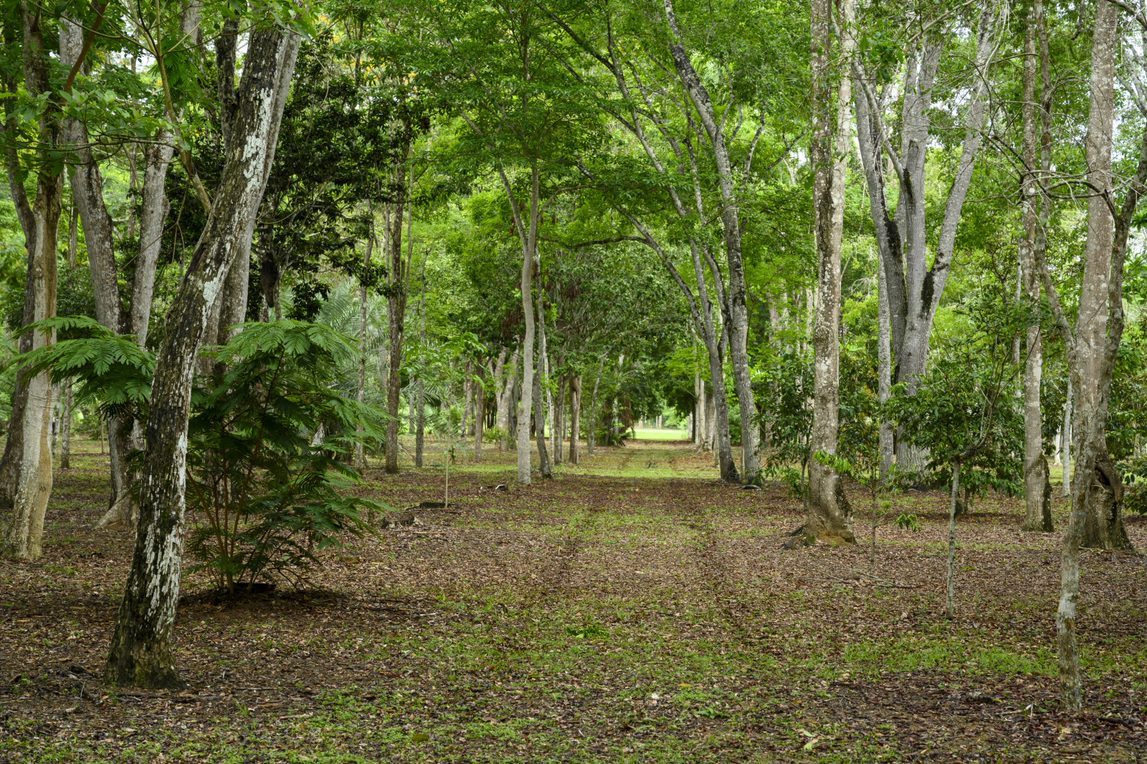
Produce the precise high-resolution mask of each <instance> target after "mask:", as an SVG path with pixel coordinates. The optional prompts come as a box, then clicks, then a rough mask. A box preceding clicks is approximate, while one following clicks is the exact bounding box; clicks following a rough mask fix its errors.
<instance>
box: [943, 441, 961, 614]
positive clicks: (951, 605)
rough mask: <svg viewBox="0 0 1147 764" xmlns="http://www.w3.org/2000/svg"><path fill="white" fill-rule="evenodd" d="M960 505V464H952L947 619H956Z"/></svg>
mask: <svg viewBox="0 0 1147 764" xmlns="http://www.w3.org/2000/svg"><path fill="white" fill-rule="evenodd" d="M959 504H960V462H959V461H958V460H957V461H954V462H952V496H951V500H950V501H949V504H948V578H947V584H948V585H947V607H946V612H947V613H948V617H949V618H955V617H956V515H957V514H958V512H959Z"/></svg>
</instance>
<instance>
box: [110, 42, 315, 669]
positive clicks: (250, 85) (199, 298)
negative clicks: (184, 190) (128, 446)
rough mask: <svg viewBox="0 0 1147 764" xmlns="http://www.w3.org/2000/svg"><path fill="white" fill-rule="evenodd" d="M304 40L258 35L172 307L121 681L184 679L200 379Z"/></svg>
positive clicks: (129, 589) (158, 373)
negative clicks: (191, 452) (179, 636)
mask: <svg viewBox="0 0 1147 764" xmlns="http://www.w3.org/2000/svg"><path fill="white" fill-rule="evenodd" d="M298 46H299V37H298V35H296V34H295V33H294V32H291V31H287V30H284V29H281V28H277V27H275V28H266V29H256V30H254V31H252V33H251V36H250V40H249V43H248V49H247V59H246V64H245V66H244V72H243V81H242V83H241V84H240V87H239V91H238V94H237V98H238V104H237V111H236V115H235V120H234V122H233V123H232V131H233V134H232V140H231V141H230V142H229V145H228V150H227V154H226V160H225V164H224V168H223V176H222V180H221V181H220V185H219V188H218V190H217V192H216V195H215V200H214V202H213V204H212V206H211V210H210V213H209V215H208V220H207V224H206V227H205V229H204V232H203V235H202V236H201V238H200V240H199V244H198V245H197V246H196V250H195V254H194V255H193V257H192V260H191V263H190V265H189V266H188V270H187V275H186V276H185V277H184V280H183V283H182V284H181V285H180V289H179V292H178V294H177V296H176V298H175V301H174V302H173V304H172V308H171V311H170V314H169V318H168V331H167V335H166V337H165V339H164V342H163V346H162V347H161V349H160V352H159V358H158V361H157V364H156V370H155V379H154V382H153V384H152V410H151V415H150V416H149V417H148V422H147V451H148V460H147V466H146V467H145V470H144V473H143V477H142V481H141V486H140V522H139V528H138V531H137V534H136V543H135V551H134V554H133V557H132V566H131V572H130V574H129V575H128V580H127V585H126V588H125V592H124V598H123V601H122V602H121V604H120V608H119V613H118V615H117V618H116V627H115V635H114V637H113V639H112V645H111V652H110V655H109V657H108V675H109V678H110V679H111V680H112V681H114V682H117V683H120V684H131V685H138V686H143V687H167V686H175V685H178V684H179V683H180V680H179V674H178V672H177V671H176V668H175V665H174V657H173V651H172V626H173V624H174V621H175V608H176V603H177V602H178V599H179V583H180V560H181V557H182V547H181V545H182V539H181V536H182V530H183V522H184V510H185V484H186V468H187V423H188V414H189V409H190V402H191V380H192V375H193V373H194V369H195V361H196V355H197V353H198V351H199V347H200V344H201V343H202V341H203V336H204V332H205V331H206V329H207V321H208V318H209V314H210V312H211V307H212V304H213V303H215V302H216V300H217V298H218V296H219V293H220V291H221V290H222V289H223V285H224V282H225V280H226V277H227V273H228V271H229V270H230V266H231V264H232V261H233V260H234V258H235V256H236V255H237V254H238V253H239V252H241V251H243V249H244V247H243V239H244V237H249V236H250V235H251V232H252V227H253V221H254V217H255V215H256V213H257V211H258V208H259V203H260V201H261V199H262V195H263V191H264V189H265V188H266V183H267V176H268V175H269V172H270V167H271V163H272V161H273V159H274V152H275V139H276V137H277V127H278V124H279V121H280V119H281V118H282V113H283V105H284V103H285V101H286V94H287V89H288V86H289V83H290V78H291V74H292V72H293V71H294V66H295V57H296V55H297V53H298Z"/></svg>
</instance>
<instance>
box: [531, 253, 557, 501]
mask: <svg viewBox="0 0 1147 764" xmlns="http://www.w3.org/2000/svg"><path fill="white" fill-rule="evenodd" d="M535 262H537V261H535ZM541 276H542V269H541V266H540V264H538V282H539V283H538V313H537V315H538V319H537V320H538V370H537V374H536V375H535V376H534V401H535V405H534V439H535V440H536V441H537V444H538V467H539V470H540V472H541V474H542V477H543V478H552V477H553V476H554V470H553V465H552V464H551V463H550V454H549V449H548V448H546V409H547V408H548V407H547V406H546V405H545V394H544V391H545V388H547V387H548V384H547V383H548V381H549V379H548V378H549V369H548V368H547V366H548V359H549V353H548V348H547V347H546V314H545V306H544V305H543V304H542V295H543V294H544V293H545V290H543V289H542V284H541Z"/></svg>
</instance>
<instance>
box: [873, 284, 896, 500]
mask: <svg viewBox="0 0 1147 764" xmlns="http://www.w3.org/2000/svg"><path fill="white" fill-rule="evenodd" d="M876 281H877V290H878V295H877V296H878V298H879V307H878V312H879V322H880V331H879V334H878V336H877V339H876V341H877V343H878V345H877V349H876V351H877V352H876V354H877V359H878V365H879V367H880V368H879V369H878V374H879V381H878V383H877V396H878V399H879V400H880V405H881V407H883V406H884V405H886V404H887V403H888V399H889V398H891V397H892V347H891V345H890V343H891V340H892V324H891V318H890V316H889V315H888V286H887V285H886V284H885V280H884V268H882V267H880V266H879V265H878V266H877V268H876ZM879 442H880V446H879V448H880V479H881V480H886V479H887V478H888V473H889V472H890V471H891V469H892V456H893V448H894V442H893V437H892V423H891V422H889V421H888V417H887V416H885V415H883V414H881V416H880V434H879Z"/></svg>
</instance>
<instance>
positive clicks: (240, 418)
mask: <svg viewBox="0 0 1147 764" xmlns="http://www.w3.org/2000/svg"><path fill="white" fill-rule="evenodd" d="M355 354H356V351H355V348H354V346H353V344H352V343H351V341H350V340H348V339H347V338H345V337H343V336H341V335H339V334H338V333H337V332H335V331H334V330H333V329H330V328H329V327H326V326H322V325H320V324H308V323H303V322H297V321H279V322H274V323H269V324H247V325H245V327H244V330H243V331H242V332H240V333H239V334H238V335H237V336H236V337H235V338H234V339H232V340H231V341H230V342H229V343H228V344H227V345H225V346H223V347H222V348H219V349H218V350H216V351H214V352H213V355H214V357H215V360H217V361H218V362H220V363H222V364H224V365H225V371H224V372H223V373H222V375H221V376H219V377H218V378H217V379H216V378H212V379H211V380H210V383H209V384H208V385H207V386H203V387H200V388H199V389H197V391H196V395H195V398H194V407H195V413H194V415H193V416H192V418H191V422H190V429H189V433H188V439H189V448H188V467H189V470H188V485H187V496H188V506H189V507H190V508H191V510H192V511H193V512H195V513H196V515H197V517H198V518H199V521H200V522H199V524H198V525H197V526H196V527H195V529H194V530H193V531H192V533H191V536H190V539H189V549H190V551H191V553H192V554H193V555H194V556H195V557H196V558H198V560H199V565H198V566H197V567H198V568H206V569H208V570H210V571H211V573H212V574H213V575H214V577H215V579H216V581H217V582H218V583H219V585H220V586H221V587H224V588H226V589H227V590H228V591H234V590H235V589H236V588H237V587H239V586H242V585H250V584H253V583H256V582H260V581H265V580H267V579H268V578H281V579H286V580H288V581H291V582H293V583H298V582H299V581H300V580H301V578H302V576H303V575H304V574H305V573H306V571H307V570H308V569H309V568H310V567H312V566H313V565H314V564H315V563H316V562H317V559H316V557H315V554H316V552H317V551H319V550H321V549H325V548H328V547H331V546H335V545H337V544H338V543H339V538H340V534H344V533H349V534H351V535H359V534H361V533H362V532H363V531H364V530H365V528H366V524H365V521H366V516H365V512H366V511H367V510H369V509H370V508H371V507H372V506H373V504H372V503H371V502H369V501H367V500H365V499H362V498H360V497H357V496H354V495H353V494H352V493H350V492H349V489H351V488H352V487H353V486H354V484H355V483H356V482H357V479H358V474H357V473H356V472H355V471H354V470H353V469H352V468H350V467H348V466H347V464H346V462H347V461H348V460H349V457H350V455H351V454H352V452H353V442H352V439H353V438H354V437H356V435H355V433H356V429H357V428H359V427H362V428H363V429H364V430H365V437H367V438H372V437H373V438H375V439H381V427H380V426H379V423H380V419H381V416H380V415H379V414H378V413H376V412H375V411H374V410H373V409H371V408H369V407H367V406H360V405H359V404H358V403H356V402H355V401H354V400H352V399H349V398H347V397H346V396H344V395H342V394H340V393H339V391H338V390H336V389H334V388H333V387H332V385H331V383H332V381H333V380H334V375H335V372H337V370H338V368H339V364H340V363H343V362H345V361H346V360H347V359H348V358H350V357H353V356H354V355H355Z"/></svg>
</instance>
